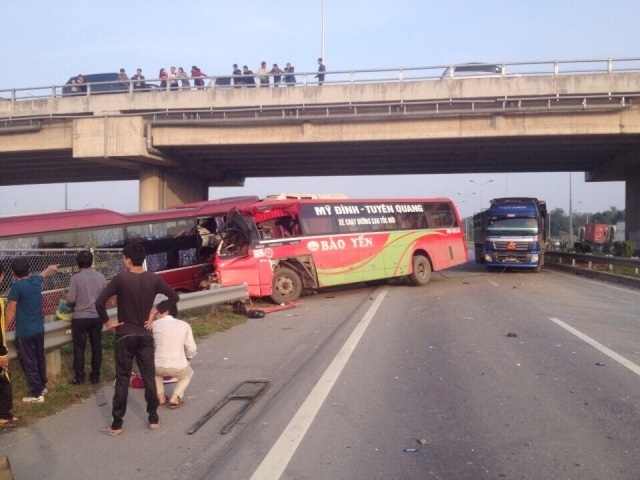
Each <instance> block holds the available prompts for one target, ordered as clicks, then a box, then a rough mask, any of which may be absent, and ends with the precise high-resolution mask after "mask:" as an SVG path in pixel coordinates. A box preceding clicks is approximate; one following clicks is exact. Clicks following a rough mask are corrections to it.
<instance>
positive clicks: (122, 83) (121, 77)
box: [118, 68, 129, 90]
mask: <svg viewBox="0 0 640 480" xmlns="http://www.w3.org/2000/svg"><path fill="white" fill-rule="evenodd" d="M118 86H119V87H120V90H129V77H128V76H127V72H125V70H124V68H121V69H120V73H119V74H118Z"/></svg>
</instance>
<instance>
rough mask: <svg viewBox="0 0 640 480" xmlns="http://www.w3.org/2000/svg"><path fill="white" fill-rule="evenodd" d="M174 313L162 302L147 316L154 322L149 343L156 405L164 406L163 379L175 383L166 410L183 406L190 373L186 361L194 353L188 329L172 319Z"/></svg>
mask: <svg viewBox="0 0 640 480" xmlns="http://www.w3.org/2000/svg"><path fill="white" fill-rule="evenodd" d="M177 310H178V309H177V308H175V305H174V307H173V308H171V309H170V304H169V301H168V300H163V301H162V302H160V303H159V304H158V306H157V307H156V309H155V310H154V311H152V312H151V317H150V320H155V321H154V322H153V339H154V341H155V344H156V351H155V364H156V388H157V390H158V401H159V402H160V405H165V404H166V403H167V397H166V395H165V394H164V381H163V376H164V375H170V376H172V377H173V378H177V379H178V382H177V383H176V386H175V388H174V389H173V393H172V395H171V398H169V408H179V407H181V406H182V404H183V402H182V398H183V397H184V391H185V390H186V389H187V386H188V385H189V382H191V377H193V369H192V368H191V365H190V364H189V361H190V360H191V359H192V358H193V357H194V356H195V354H196V350H197V347H196V342H195V340H194V339H193V332H192V330H191V325H189V324H188V323H187V322H183V321H182V320H178V319H177V318H175V317H176V315H177V314H178V312H177Z"/></svg>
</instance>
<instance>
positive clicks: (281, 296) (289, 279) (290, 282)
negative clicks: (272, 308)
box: [271, 268, 302, 304]
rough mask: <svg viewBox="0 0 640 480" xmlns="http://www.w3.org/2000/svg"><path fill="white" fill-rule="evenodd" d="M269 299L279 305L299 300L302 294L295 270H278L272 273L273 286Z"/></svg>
mask: <svg viewBox="0 0 640 480" xmlns="http://www.w3.org/2000/svg"><path fill="white" fill-rule="evenodd" d="M271 288H272V290H271V299H272V300H273V301H274V302H276V303H278V304H280V303H289V302H293V301H294V300H297V299H298V298H300V294H301V293H302V280H301V279H300V275H298V273H297V272H296V271H295V270H291V269H290V268H278V269H277V270H276V271H275V272H273V284H272V287H271Z"/></svg>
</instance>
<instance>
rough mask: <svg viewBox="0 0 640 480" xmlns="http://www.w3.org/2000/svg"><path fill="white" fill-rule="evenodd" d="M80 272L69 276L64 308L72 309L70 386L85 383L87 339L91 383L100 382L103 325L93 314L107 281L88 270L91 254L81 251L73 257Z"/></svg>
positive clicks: (91, 259) (90, 269) (97, 273)
mask: <svg viewBox="0 0 640 480" xmlns="http://www.w3.org/2000/svg"><path fill="white" fill-rule="evenodd" d="M76 262H77V263H78V267H79V268H80V271H79V272H78V273H76V274H75V275H72V276H71V280H70V282H69V292H68V293H67V304H68V305H69V306H73V307H74V313H73V320H71V339H72V341H73V371H74V377H73V378H72V379H71V380H70V381H69V383H70V384H71V385H82V384H83V383H84V350H85V347H86V346H87V336H88V337H89V345H91V374H90V375H89V379H90V380H91V383H94V384H95V383H98V382H99V381H100V367H101V365H102V322H101V321H100V318H98V312H97V311H96V300H97V299H98V297H99V296H100V294H101V293H102V290H104V287H105V285H106V283H107V281H106V280H105V278H104V275H102V274H101V273H100V272H97V271H95V270H93V269H92V268H91V265H93V254H92V253H91V252H90V251H89V250H82V251H80V252H78V254H77V255H76Z"/></svg>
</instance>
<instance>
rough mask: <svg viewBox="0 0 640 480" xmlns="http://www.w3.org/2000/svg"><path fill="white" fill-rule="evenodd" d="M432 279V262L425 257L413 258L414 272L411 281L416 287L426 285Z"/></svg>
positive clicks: (410, 277)
mask: <svg viewBox="0 0 640 480" xmlns="http://www.w3.org/2000/svg"><path fill="white" fill-rule="evenodd" d="M430 279H431V262H429V259H428V258H427V257H425V256H424V255H416V256H415V257H413V272H412V273H411V275H409V281H410V282H411V283H412V284H414V285H426V284H427V283H428V282H429V280H430Z"/></svg>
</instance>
